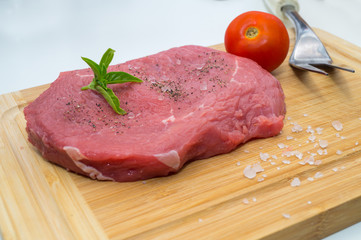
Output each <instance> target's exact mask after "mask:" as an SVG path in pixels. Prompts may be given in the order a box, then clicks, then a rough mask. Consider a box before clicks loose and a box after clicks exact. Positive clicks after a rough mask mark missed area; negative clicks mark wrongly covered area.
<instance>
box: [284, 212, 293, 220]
mask: <svg viewBox="0 0 361 240" xmlns="http://www.w3.org/2000/svg"><path fill="white" fill-rule="evenodd" d="M282 216H283V217H284V218H286V219H290V218H291V215H290V214H288V213H282Z"/></svg>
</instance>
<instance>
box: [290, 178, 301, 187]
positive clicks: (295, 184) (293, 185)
mask: <svg viewBox="0 0 361 240" xmlns="http://www.w3.org/2000/svg"><path fill="white" fill-rule="evenodd" d="M300 185H301V181H300V179H299V178H298V177H295V178H294V179H293V180H292V182H291V187H298V186H300Z"/></svg>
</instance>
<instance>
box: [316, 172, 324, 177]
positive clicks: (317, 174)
mask: <svg viewBox="0 0 361 240" xmlns="http://www.w3.org/2000/svg"><path fill="white" fill-rule="evenodd" d="M314 177H315V178H321V177H323V173H321V172H316V174H315V176H314Z"/></svg>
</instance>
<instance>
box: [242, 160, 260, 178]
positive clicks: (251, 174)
mask: <svg viewBox="0 0 361 240" xmlns="http://www.w3.org/2000/svg"><path fill="white" fill-rule="evenodd" d="M263 171H264V169H263V168H262V166H261V165H260V164H259V163H255V164H253V165H247V166H246V167H245V169H244V170H243V175H244V176H245V177H246V178H249V179H253V178H255V177H256V175H257V173H259V172H263Z"/></svg>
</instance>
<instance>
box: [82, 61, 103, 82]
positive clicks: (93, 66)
mask: <svg viewBox="0 0 361 240" xmlns="http://www.w3.org/2000/svg"><path fill="white" fill-rule="evenodd" d="M81 58H82V59H83V60H84V61H85V62H86V63H87V64H88V65H89V67H90V68H91V69H92V70H93V72H94V77H95V78H99V77H100V74H101V69H100V66H99V65H98V64H97V63H96V62H94V61H93V60H90V59H89V58H86V57H81Z"/></svg>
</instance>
